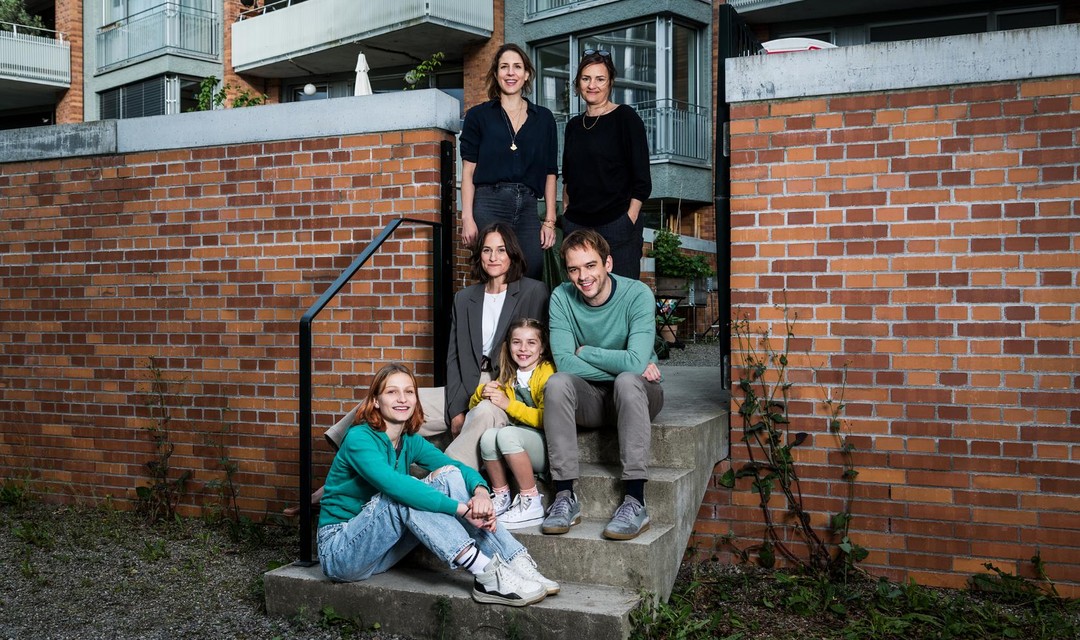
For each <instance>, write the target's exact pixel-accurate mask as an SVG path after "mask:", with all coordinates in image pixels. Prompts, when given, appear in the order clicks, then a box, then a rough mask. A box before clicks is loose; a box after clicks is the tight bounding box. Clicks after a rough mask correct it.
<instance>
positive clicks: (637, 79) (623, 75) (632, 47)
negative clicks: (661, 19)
mask: <svg viewBox="0 0 1080 640" xmlns="http://www.w3.org/2000/svg"><path fill="white" fill-rule="evenodd" d="M578 49H579V51H584V50H586V49H604V50H606V51H610V52H611V59H612V61H613V62H614V63H615V71H616V72H617V73H618V77H617V78H616V80H615V90H614V91H613V92H612V95H611V100H612V102H617V103H620V104H640V103H642V102H648V101H651V100H655V99H656V22H655V21H649V22H647V23H644V24H639V25H634V26H631V27H625V28H623V29H616V30H615V31H607V32H603V33H595V34H590V35H586V36H583V37H582V38H581V40H580V42H579V45H578Z"/></svg>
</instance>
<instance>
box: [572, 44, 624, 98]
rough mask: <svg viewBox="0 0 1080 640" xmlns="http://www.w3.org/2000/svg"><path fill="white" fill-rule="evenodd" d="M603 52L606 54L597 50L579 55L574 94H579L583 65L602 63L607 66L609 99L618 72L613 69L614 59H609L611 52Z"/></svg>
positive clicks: (583, 70)
mask: <svg viewBox="0 0 1080 640" xmlns="http://www.w3.org/2000/svg"><path fill="white" fill-rule="evenodd" d="M604 53H606V54H608V55H606V56H605V55H600V53H599V52H596V53H590V54H589V55H586V56H582V57H581V62H579V63H578V65H577V75H575V76H574V95H576V96H580V95H581V74H582V73H584V72H585V67H587V66H589V65H592V64H602V65H604V67H605V68H607V73H608V99H609V100H610V99H611V92H612V91H614V90H615V78H616V77H617V76H618V75H619V73H618V71H616V70H615V61H614V60H612V59H611V52H610V51H605V52H604Z"/></svg>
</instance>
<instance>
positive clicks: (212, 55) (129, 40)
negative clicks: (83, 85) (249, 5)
mask: <svg viewBox="0 0 1080 640" xmlns="http://www.w3.org/2000/svg"><path fill="white" fill-rule="evenodd" d="M220 42H221V19H220V18H219V17H218V15H217V14H216V13H214V12H213V11H205V10H203V9H196V8H193V7H186V6H183V5H180V4H177V3H175V2H164V3H162V4H160V5H158V6H156V7H152V8H150V9H147V10H146V11H140V12H139V13H136V14H133V15H130V16H128V17H126V18H123V19H121V20H117V21H116V22H113V23H111V24H107V25H105V26H104V27H101V28H100V29H98V32H97V63H98V64H97V70H98V72H99V73H100V72H103V71H110V70H112V69H115V68H117V67H121V66H124V65H127V64H133V63H135V62H139V61H141V60H145V59H147V58H151V57H154V56H158V55H163V54H171V55H178V56H184V57H188V58H196V59H199V60H208V61H211V62H217V61H220V60H221V49H220V44H219V43H220Z"/></svg>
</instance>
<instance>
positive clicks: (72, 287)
mask: <svg viewBox="0 0 1080 640" xmlns="http://www.w3.org/2000/svg"><path fill="white" fill-rule="evenodd" d="M449 139H451V136H450V135H449V134H447V133H445V132H443V131H436V130H417V131H408V132H396V133H383V134H365V135H354V136H347V137H340V138H339V137H333V138H323V139H306V140H288V141H282V142H272V143H259V144H241V145H231V146H224V147H207V148H197V149H179V150H173V151H160V152H148V153H132V154H127V155H119V156H99V157H82V158H70V159H64V160H51V161H43V162H33V163H14V164H6V165H0V211H3V215H2V217H0V297H2V298H3V304H2V307H0V478H4V479H8V478H13V477H22V476H27V477H29V478H30V479H31V482H32V486H33V487H34V488H35V489H36V490H38V491H43V492H49V493H51V494H52V495H53V496H55V497H56V498H58V499H73V498H74V497H76V496H92V497H94V498H96V499H101V498H103V497H105V496H111V497H113V498H114V499H115V500H117V501H119V502H120V503H124V502H127V501H130V500H132V499H133V498H134V495H135V487H136V486H139V485H142V484H145V483H146V469H145V467H144V465H145V463H146V462H148V461H149V460H151V458H152V448H151V445H150V439H149V437H148V434H147V432H146V428H147V427H148V426H150V425H151V424H152V421H151V419H150V417H149V410H148V408H147V394H148V391H149V384H148V379H149V371H148V369H147V363H148V360H149V358H150V357H151V356H153V357H156V358H157V359H158V360H159V364H160V366H161V367H162V369H163V371H164V375H165V378H166V379H167V380H168V381H169V386H170V394H171V395H173V396H175V399H174V402H173V404H174V405H176V408H175V409H174V410H173V420H172V424H171V429H172V431H173V436H172V441H173V442H174V443H175V444H176V453H175V455H174V456H173V460H172V464H173V465H174V467H175V468H176V470H177V473H178V472H179V471H180V470H182V469H188V470H191V471H193V472H194V482H193V487H192V494H191V495H189V496H188V497H187V498H186V499H185V501H184V505H185V512H187V513H193V512H195V511H196V510H197V507H198V506H199V505H202V504H204V503H205V502H207V501H208V500H211V499H212V497H211V495H210V493H209V492H207V490H206V486H205V485H206V483H207V482H209V481H212V480H215V479H220V478H221V477H222V474H221V471H220V468H219V466H218V463H217V462H216V460H217V458H218V453H217V450H216V449H215V448H214V447H213V446H212V445H211V444H210V443H211V442H214V441H217V438H216V436H214V434H219V433H220V432H221V431H222V430H223V427H224V430H225V436H224V438H223V439H222V440H221V441H222V442H223V444H224V445H225V447H226V452H227V455H228V456H229V457H230V458H231V459H233V460H234V461H236V462H238V463H239V474H238V476H237V478H236V480H237V482H238V483H239V485H240V506H241V507H242V508H243V509H245V510H246V511H247V512H249V513H252V514H254V515H257V514H260V513H262V512H264V510H267V509H269V510H270V511H274V512H276V511H277V510H279V509H280V508H281V506H282V505H283V504H284V503H286V502H294V501H295V500H296V499H297V496H296V489H295V486H296V483H297V475H298V465H297V459H298V454H297V451H298V442H297V408H298V403H297V385H298V375H297V370H298V369H297V358H298V347H297V333H298V322H299V319H300V316H301V315H302V314H303V312H304V311H306V310H307V308H308V307H309V306H310V305H311V304H312V303H313V302H314V301H315V300H316V298H317V297H318V296H319V295H321V293H322V292H323V291H324V290H325V289H326V288H327V287H328V286H329V284H330V283H331V282H332V281H333V280H334V279H335V278H336V277H337V275H338V274H339V273H340V272H341V271H342V270H343V269H344V268H345V267H346V266H348V265H349V264H350V263H351V261H352V260H353V259H354V258H355V256H356V255H358V254H359V253H360V251H361V250H362V249H363V248H364V247H365V246H367V244H368V242H369V241H370V240H371V239H372V238H373V237H374V235H375V234H376V233H377V232H378V231H379V230H381V229H382V227H383V226H384V225H385V224H386V223H388V222H389V221H390V220H392V219H395V218H398V217H401V216H411V217H421V218H425V219H431V220H438V219H439V205H440V185H439V144H440V142H441V141H443V140H449ZM402 231H404V232H402ZM431 248H432V247H431V232H430V229H429V228H427V227H419V226H406V227H403V230H399V232H398V233H397V235H395V236H394V239H393V240H392V241H391V242H390V243H389V244H388V245H386V248H385V250H384V251H383V252H381V253H380V254H378V255H376V256H375V257H374V260H373V266H368V267H365V268H364V269H363V270H361V272H360V273H359V274H357V276H356V278H354V280H353V282H352V283H351V284H350V285H348V286H347V287H346V289H345V290H344V291H343V297H340V298H339V299H338V301H337V302H334V303H331V305H330V306H329V307H328V308H327V309H326V310H324V311H323V313H322V314H321V315H320V316H319V317H318V318H317V319H316V322H315V324H314V336H315V341H314V385H315V392H314V412H315V417H314V420H315V425H316V440H317V442H316V444H315V451H316V452H317V454H318V461H319V463H320V464H326V463H328V461H329V455H328V450H327V448H326V446H325V445H324V444H322V442H321V431H322V429H324V428H326V427H328V426H330V424H332V423H333V422H334V421H335V419H336V417H337V416H339V415H341V413H342V411H343V409H345V408H347V407H349V406H351V403H353V402H354V401H355V400H356V399H357V398H358V394H359V390H361V389H363V388H365V387H366V385H367V383H368V381H369V380H370V376H371V375H372V374H373V373H374V371H375V370H377V369H378V368H379V367H380V366H381V365H382V364H384V363H386V362H389V361H405V362H408V363H416V364H417V368H418V369H419V372H420V373H421V374H422V376H423V381H426V382H428V383H430V381H431V375H432V371H433V369H432V365H431V362H432V358H433V353H432V338H431V336H432V326H431V312H430V297H429V296H430V291H431V288H430V284H429V282H430V278H431V272H430V263H431V257H430V256H431ZM324 471H325V470H324V469H322V470H317V473H318V474H320V477H321V473H323V472H324Z"/></svg>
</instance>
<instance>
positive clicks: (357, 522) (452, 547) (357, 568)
mask: <svg viewBox="0 0 1080 640" xmlns="http://www.w3.org/2000/svg"><path fill="white" fill-rule="evenodd" d="M403 479H404V478H403ZM423 482H426V483H427V484H429V485H431V486H432V487H434V488H435V489H437V490H439V491H441V492H442V493H445V494H446V495H448V496H450V497H451V498H453V499H454V500H457V501H458V502H468V500H469V498H471V497H472V496H470V494H469V491H468V489H466V487H465V480H464V478H462V477H461V472H460V471H458V470H457V468H456V467H449V466H448V467H442V468H441V469H437V470H435V471H433V472H432V473H431V474H430V475H428V476H427V477H426V478H424V480H423ZM318 539H319V562H320V563H321V564H322V570H323V573H325V574H326V577H328V578H330V579H331V580H334V581H337V582H355V581H357V580H366V579H367V578H370V577H371V576H373V575H375V574H377V573H382V572H384V571H386V570H387V569H389V568H390V567H392V566H394V565H395V564H397V562H398V561H399V560H401V559H402V558H404V557H405V555H406V554H407V553H409V552H410V551H412V550H413V549H414V548H415V547H416V545H417V544H423V545H424V546H425V547H427V548H428V549H430V550H431V551H432V552H433V553H434V554H435V555H436V556H438V557H440V558H442V559H443V560H445V561H446V563H447V564H449V565H450V566H451V567H453V566H454V558H456V557H458V556H459V555H461V552H462V551H464V550H465V549H467V548H468V547H469V546H471V545H473V544H474V543H475V544H476V546H477V548H479V549H480V551H481V552H482V553H483V554H484V555H486V556H488V557H493V556H494V555H495V554H496V553H497V554H499V556H500V557H502V558H503V559H504V560H506V561H507V562H510V561H511V560H513V559H514V558H515V557H517V555H518V554H520V553H523V552H524V551H525V547H523V546H521V543H520V542H518V541H517V540H515V539H514V536H512V535H511V534H510V532H509V531H507V530H506V528H505V527H503V526H501V525H500V526H499V527H498V528H497V529H496V530H495V533H491V532H488V531H484V530H483V529H477V528H476V527H474V526H472V525H471V524H469V523H468V522H467V521H466V520H464V519H462V518H458V517H455V516H451V515H447V514H445V513H436V512H432V511H420V510H418V509H413V508H412V507H407V506H405V505H403V504H400V503H398V502H395V501H393V500H391V499H390V498H388V497H386V496H384V495H383V494H381V493H379V494H376V495H375V496H374V497H372V499H371V500H370V501H369V502H368V503H367V504H366V505H364V508H363V510H361V511H360V513H358V514H357V515H356V516H355V517H353V519H352V520H349V521H348V522H338V523H335V524H328V525H326V526H324V527H320V528H319V536H318Z"/></svg>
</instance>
